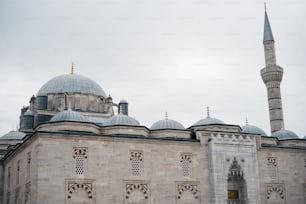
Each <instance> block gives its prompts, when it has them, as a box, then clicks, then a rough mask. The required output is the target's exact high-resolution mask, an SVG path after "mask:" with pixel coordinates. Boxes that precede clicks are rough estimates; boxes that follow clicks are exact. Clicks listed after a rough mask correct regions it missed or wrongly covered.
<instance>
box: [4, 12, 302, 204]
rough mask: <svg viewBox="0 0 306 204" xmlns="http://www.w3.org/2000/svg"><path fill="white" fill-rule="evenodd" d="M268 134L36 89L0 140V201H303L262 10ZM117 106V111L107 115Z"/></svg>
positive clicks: (70, 79)
mask: <svg viewBox="0 0 306 204" xmlns="http://www.w3.org/2000/svg"><path fill="white" fill-rule="evenodd" d="M263 43H264V50H265V60H266V67H265V68H263V69H262V70H261V76H262V79H263V81H264V83H265V84H266V86H267V93H268V102H269V114H270V123H271V136H267V134H266V133H265V132H264V131H263V130H261V129H260V128H258V127H256V126H253V125H250V124H246V125H245V126H243V127H240V126H238V125H231V124H226V123H224V122H223V121H221V120H219V119H216V118H212V117H211V116H210V115H209V111H208V114H207V117H206V118H203V119H201V120H199V121H197V122H196V123H194V124H193V125H192V126H190V127H189V128H185V127H184V126H183V125H182V124H180V123H179V122H177V121H175V120H172V119H169V118H168V117H167V116H166V118H165V119H162V120H160V121H157V122H156V123H154V124H153V125H152V127H150V128H148V127H145V126H142V125H141V124H140V123H139V122H138V121H137V120H135V119H134V118H132V117H131V116H129V115H128V102H127V101H125V100H122V101H120V102H119V103H118V104H116V103H115V102H113V100H112V98H111V97H110V96H107V95H106V94H105V92H104V90H103V89H102V88H101V87H100V86H99V85H98V84H97V83H96V82H94V81H92V80H91V79H89V78H87V77H84V76H81V75H77V74H75V73H74V69H73V67H72V70H71V73H70V74H66V75H61V76H57V77H55V78H53V79H51V80H49V81H48V82H47V83H46V84H44V85H43V86H42V87H41V88H40V89H39V91H38V92H37V94H36V96H32V97H31V99H30V103H29V106H27V107H24V108H22V110H21V116H20V130H19V131H11V132H9V133H8V134H6V135H4V136H2V137H1V138H0V148H1V149H0V156H1V163H0V203H5V204H13V203H14V204H25V203H26V204H30V203H31V204H54V203H65V204H102V203H106V204H125V203H126V204H130V203H133V204H136V203H137V204H155V203H162V204H183V203H184V204H187V203H188V204H191V203H192V204H202V203H209V204H221V203H222V204H223V203H229V204H260V203H262V204H276V203H277V204H293V203H294V204H305V203H306V140H305V139H300V138H299V137H298V136H297V135H296V134H295V133H294V132H292V131H289V130H286V129H284V117H283V112H282V101H281V94H280V93H281V92H280V82H281V79H282V75H283V68H281V67H280V66H278V65H277V64H276V55H275V47H274V37H273V35H272V30H271V27H270V23H269V19H268V16H267V14H266V13H265V26H264V40H263ZM114 107H117V109H118V113H116V114H115V113H114V109H113V108H114Z"/></svg>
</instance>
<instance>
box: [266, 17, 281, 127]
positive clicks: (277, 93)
mask: <svg viewBox="0 0 306 204" xmlns="http://www.w3.org/2000/svg"><path fill="white" fill-rule="evenodd" d="M263 44H264V50H265V63H266V67H265V68H263V69H262V70H261V77H262V80H263V82H264V83H265V85H266V87H267V94H268V103H269V115H270V126H271V133H273V132H276V131H278V130H281V129H284V116H283V108H282V97H281V90H280V83H281V81H282V78H283V68H281V67H280V66H278V65H276V56H275V46H274V37H273V34H272V30H271V27H270V22H269V19H268V15H267V13H266V12H265V26H264V40H263Z"/></svg>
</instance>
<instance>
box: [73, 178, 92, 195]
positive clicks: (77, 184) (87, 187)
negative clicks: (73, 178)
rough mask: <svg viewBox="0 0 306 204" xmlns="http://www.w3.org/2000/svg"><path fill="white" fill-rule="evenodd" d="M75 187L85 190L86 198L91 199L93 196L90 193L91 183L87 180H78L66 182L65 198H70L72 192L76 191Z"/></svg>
mask: <svg viewBox="0 0 306 204" xmlns="http://www.w3.org/2000/svg"><path fill="white" fill-rule="evenodd" d="M77 189H83V190H84V191H86V193H87V197H88V199H92V198H93V194H92V190H93V189H92V183H89V182H86V181H84V182H82V181H78V182H69V183H68V189H67V190H68V195H67V198H68V199H71V198H72V195H73V192H74V191H76V190H77Z"/></svg>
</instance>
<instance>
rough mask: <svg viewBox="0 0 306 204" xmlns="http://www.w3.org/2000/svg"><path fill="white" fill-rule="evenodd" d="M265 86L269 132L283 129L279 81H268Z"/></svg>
mask: <svg viewBox="0 0 306 204" xmlns="http://www.w3.org/2000/svg"><path fill="white" fill-rule="evenodd" d="M266 86H267V92H268V103H269V113H270V125H271V132H276V131H278V130H281V129H284V117H283V107H282V97H281V91H280V82H268V84H266Z"/></svg>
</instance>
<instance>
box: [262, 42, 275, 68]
mask: <svg viewBox="0 0 306 204" xmlns="http://www.w3.org/2000/svg"><path fill="white" fill-rule="evenodd" d="M264 49H265V61H266V67H267V66H269V65H276V56H275V47H274V41H267V42H264Z"/></svg>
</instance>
